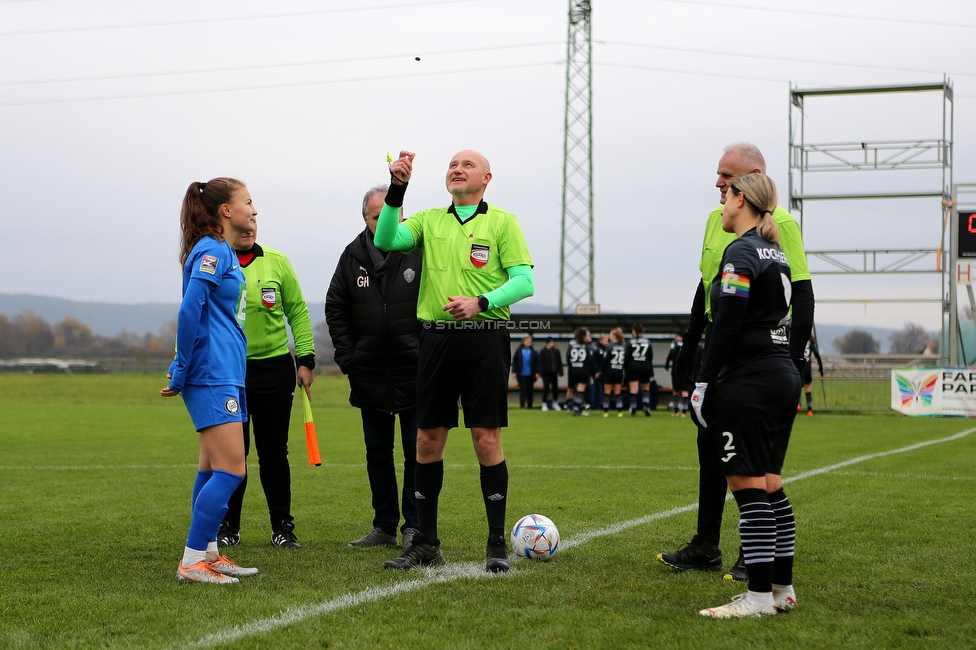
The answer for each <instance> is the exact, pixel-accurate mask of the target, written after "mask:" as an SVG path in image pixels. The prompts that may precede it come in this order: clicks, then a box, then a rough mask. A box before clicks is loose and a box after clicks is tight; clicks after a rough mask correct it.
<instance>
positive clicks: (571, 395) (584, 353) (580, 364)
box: [566, 327, 593, 416]
mask: <svg viewBox="0 0 976 650" xmlns="http://www.w3.org/2000/svg"><path fill="white" fill-rule="evenodd" d="M573 336H574V338H573V340H572V341H570V342H569V346H568V347H567V348H566V364H567V365H568V366H569V378H568V379H567V386H566V401H567V403H568V402H569V401H570V400H571V401H572V407H571V408H572V411H573V415H575V416H579V415H582V414H583V400H584V399H585V398H586V390H587V387H588V386H589V385H590V378H591V377H592V376H593V357H592V346H591V343H592V342H593V340H592V339H591V338H590V332H589V331H588V330H587V329H586V328H585V327H580V328H579V329H577V330H576V332H575V333H574V334H573Z"/></svg>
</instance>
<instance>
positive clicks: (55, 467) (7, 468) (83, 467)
mask: <svg viewBox="0 0 976 650" xmlns="http://www.w3.org/2000/svg"><path fill="white" fill-rule="evenodd" d="M305 466H306V465H305V463H301V464H292V465H289V467H295V468H297V467H305ZM196 467H197V466H196V465H195V464H191V463H180V464H175V465H34V466H24V465H0V471H2V472H10V471H24V472H41V471H57V470H79V471H81V470H86V469H93V470H113V471H114V470H124V469H196ZM248 467H254V468H257V467H258V464H257V461H254V462H249V463H248ZM322 467H357V468H358V467H366V463H322ZM447 467H448V469H475V468H476V466H475V465H473V464H471V463H452V464H450V465H447ZM509 469H516V470H519V469H566V470H570V469H598V470H638V471H647V472H692V471H694V472H697V471H698V468H697V467H682V466H674V467H659V466H655V465H517V464H512V465H509Z"/></svg>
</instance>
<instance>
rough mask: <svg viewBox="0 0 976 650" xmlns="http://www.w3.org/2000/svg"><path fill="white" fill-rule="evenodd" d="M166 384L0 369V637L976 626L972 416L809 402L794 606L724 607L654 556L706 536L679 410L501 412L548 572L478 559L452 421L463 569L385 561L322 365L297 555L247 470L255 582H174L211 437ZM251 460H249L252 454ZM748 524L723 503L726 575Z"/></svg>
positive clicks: (722, 586) (899, 633)
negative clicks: (833, 407) (166, 393)
mask: <svg viewBox="0 0 976 650" xmlns="http://www.w3.org/2000/svg"><path fill="white" fill-rule="evenodd" d="M162 385H163V380H162V379H161V378H154V377H145V376H83V377H81V376H80V377H68V376H14V375H0V477H2V478H0V559H2V564H0V648H38V647H50V648H96V647H97V648H116V647H119V648H142V647H148V648H176V647H227V648H235V649H236V648H267V647H281V648H373V647H382V648H424V649H428V648H430V649H433V648H526V647H530V648H628V647H630V648H743V647H750V646H751V647H756V648H773V647H778V648H885V647H897V648H962V647H973V643H974V641H973V639H976V623H974V617H973V614H972V611H971V609H970V608H972V607H973V606H974V605H976V541H974V539H976V507H974V497H976V468H974V458H976V433H973V434H972V435H962V436H958V437H956V438H954V439H949V440H947V438H950V437H951V436H953V435H955V434H960V433H962V432H965V431H968V430H969V429H970V428H971V427H973V426H976V423H974V422H972V421H967V420H959V419H917V420H916V419H909V418H904V417H900V416H897V415H894V414H881V415H870V416H868V415H861V416H851V415H846V416H840V415H829V414H827V415H817V416H815V417H813V418H808V417H806V416H805V415H803V416H800V417H799V418H798V419H797V424H796V427H795V429H794V434H793V442H792V445H791V448H790V454H789V457H788V458H787V465H786V468H785V471H784V477H785V478H786V479H787V480H790V483H789V484H788V485H787V493H788V494H789V495H790V497H791V499H792V501H793V504H794V508H795V510H796V515H797V525H798V544H797V556H796V569H795V581H794V584H795V586H796V591H797V595H798V602H799V609H798V610H797V611H796V612H794V613H791V614H789V615H781V616H776V617H772V618H769V619H763V620H746V621H715V620H706V619H704V618H701V617H699V616H698V614H697V612H698V610H699V609H701V608H704V607H709V606H714V605H720V604H723V603H725V602H728V600H729V598H730V597H731V596H732V595H734V594H737V593H740V592H741V591H743V590H744V586H743V585H741V584H738V583H732V582H727V581H723V580H722V579H721V576H720V575H718V574H707V575H706V574H701V573H680V574H679V573H673V572H671V571H670V570H668V569H667V567H665V566H664V565H662V564H660V563H659V562H657V561H656V560H655V556H656V555H657V553H659V552H661V551H672V550H674V549H675V548H677V547H678V546H680V545H681V544H682V543H683V542H684V541H685V540H687V539H689V538H690V536H691V535H692V534H693V532H694V522H695V514H696V513H695V511H694V509H693V508H690V507H689V506H691V504H694V503H695V501H696V496H697V460H696V458H697V456H696V450H695V431H694V427H693V426H692V424H691V423H690V421H689V420H682V419H680V418H679V419H673V418H671V417H669V416H668V414H667V413H665V412H663V411H658V412H657V413H655V414H654V416H653V417H651V418H645V417H643V416H639V417H637V418H630V417H629V416H628V417H624V418H622V419H617V418H615V417H611V418H609V419H604V418H602V417H600V415H599V414H595V415H594V416H591V417H587V418H572V417H570V416H569V415H568V414H566V413H542V412H540V411H538V410H536V411H531V412H526V411H518V410H514V411H512V412H511V426H510V427H509V428H508V429H507V430H506V431H505V434H504V445H505V452H506V456H507V458H508V462H509V467H510V473H511V487H510V493H509V504H508V520H509V521H508V525H509V526H511V525H512V524H513V523H514V522H515V521H516V519H518V518H519V517H520V516H522V515H524V514H529V513H533V512H538V513H542V514H545V515H547V516H549V517H551V518H552V519H553V520H554V521H555V522H556V524H557V525H558V526H559V529H560V532H561V535H562V540H563V545H564V546H563V548H561V549H560V551H559V552H558V553H557V555H556V556H555V557H554V558H553V560H552V561H551V562H549V563H548V564H537V563H530V562H528V561H516V562H515V563H514V568H513V570H512V571H511V572H510V573H509V574H506V575H501V576H492V577H489V576H487V575H486V574H484V572H483V571H482V570H480V569H479V567H481V566H482V564H483V562H484V543H485V535H486V532H485V523H484V508H483V505H482V502H481V496H480V488H479V484H478V466H477V461H476V459H475V457H474V452H473V451H472V449H471V443H470V440H469V436H468V434H467V432H466V431H465V430H457V431H455V432H454V433H453V434H452V437H451V440H450V442H449V443H448V447H447V455H446V459H445V464H446V476H445V485H444V492H443V494H442V496H441V523H440V533H441V537H442V541H443V549H444V554H445V555H446V557H447V559H448V566H447V567H445V568H444V569H443V570H439V571H435V572H423V571H413V572H408V573H399V572H388V571H384V570H383V569H382V563H383V561H384V560H386V559H388V558H390V557H391V556H392V555H393V554H394V553H395V551H394V550H391V549H388V548H387V549H354V548H350V547H348V546H347V545H346V542H348V541H349V540H352V539H356V538H358V537H359V536H361V535H363V534H365V533H366V532H367V531H368V530H369V529H370V527H371V526H370V522H371V518H372V510H371V508H370V505H369V504H370V496H369V488H368V484H367V481H366V471H365V464H364V449H363V443H362V431H361V426H360V421H359V413H358V411H357V410H356V409H353V408H352V407H350V406H349V405H348V403H347V401H346V398H347V393H346V390H347V389H346V383H345V381H344V380H343V379H342V378H336V377H325V376H321V377H318V378H317V379H316V382H315V385H314V413H315V418H316V423H317V428H318V435H319V442H320V445H321V449H322V459H323V466H322V467H318V468H316V467H309V466H308V465H307V464H306V462H305V449H304V436H303V435H302V425H301V410H300V407H298V408H296V409H295V411H294V419H293V424H292V445H291V459H292V472H293V514H294V515H295V517H296V524H297V528H296V533H297V534H298V537H299V540H300V541H301V542H302V544H303V545H304V548H303V549H301V550H299V551H293V552H290V551H285V550H282V549H278V548H274V547H272V546H271V545H270V543H269V536H270V529H269V526H268V521H267V510H266V505H265V503H264V495H263V494H262V492H261V489H260V485H259V482H258V481H257V480H256V472H255V480H252V482H251V484H250V488H249V491H248V497H247V499H246V500H245V503H244V522H243V530H242V543H241V545H240V546H238V547H236V548H233V549H230V551H229V553H228V555H229V557H231V559H233V560H235V561H238V562H239V563H241V564H246V565H249V566H257V567H259V568H260V569H261V573H260V574H259V575H258V576H256V577H254V578H250V579H244V580H242V582H241V584H239V585H230V586H219V585H197V584H185V583H179V582H177V580H176V577H175V571H176V564H177V562H178V561H179V558H180V556H181V553H182V549H183V544H184V541H185V539H186V532H187V528H188V525H189V519H190V514H189V501H190V488H191V485H192V482H193V477H194V473H195V467H196V457H197V442H196V434H195V433H194V432H193V430H192V428H191V426H190V422H189V419H188V417H187V415H186V411H185V409H184V408H183V405H182V402H181V401H180V400H179V399H175V400H164V399H162V398H160V397H158V392H159V389H160V388H161V387H162ZM925 442H931V443H932V444H928V445H919V446H915V447H914V448H911V449H908V450H905V448H906V447H911V446H913V445H918V443H925ZM896 450H903V451H899V452H898V453H890V452H893V451H896ZM865 457H866V458H865ZM852 460H856V462H849V463H848V461H852ZM256 463H257V461H256V457H255V456H254V455H253V454H252V456H251V459H250V462H249V467H250V468H251V469H252V471H254V470H256V468H257V464H256ZM845 463H848V464H845ZM825 468H826V469H825ZM817 470H825V471H819V472H818V471H817ZM736 515H737V513H736V508H735V505H734V502H729V503H728V504H727V508H726V515H725V521H724V524H723V531H724V535H723V543H722V549H723V551H724V554H725V564H726V567H728V566H729V565H730V564H731V563H732V562H733V561H734V559H735V555H736V553H737V546H738V533H737V532H736V518H737V517H736Z"/></svg>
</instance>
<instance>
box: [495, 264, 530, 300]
mask: <svg viewBox="0 0 976 650" xmlns="http://www.w3.org/2000/svg"><path fill="white" fill-rule="evenodd" d="M505 271H506V272H508V281H507V282H505V284H503V285H502V286H500V287H498V288H497V289H495V290H494V291H489V292H488V293H486V294H485V298H487V299H488V307H489V309H497V308H498V307H508V306H509V305H513V304H515V303H517V302H518V301H519V300H523V299H525V298H528V297H530V296H532V295H533V294H534V293H535V276H534V275H533V274H532V267H531V266H529V265H528V264H520V265H518V266H512V267H510V268H507V269H505Z"/></svg>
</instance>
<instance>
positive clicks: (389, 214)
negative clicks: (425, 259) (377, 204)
mask: <svg viewBox="0 0 976 650" xmlns="http://www.w3.org/2000/svg"><path fill="white" fill-rule="evenodd" d="M373 243H374V244H375V245H376V248H378V249H380V250H382V251H409V250H413V249H414V247H415V246H416V245H417V242H416V240H414V238H413V233H412V232H410V229H409V228H407V227H406V226H405V225H403V224H402V223H400V208H395V207H393V206H392V205H389V204H388V203H384V204H383V209H382V210H380V217H379V219H378V220H377V221H376V235H375V236H374V237H373Z"/></svg>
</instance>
